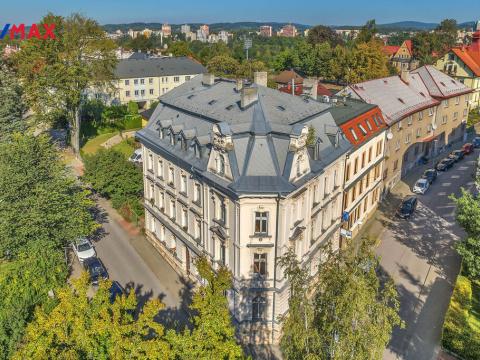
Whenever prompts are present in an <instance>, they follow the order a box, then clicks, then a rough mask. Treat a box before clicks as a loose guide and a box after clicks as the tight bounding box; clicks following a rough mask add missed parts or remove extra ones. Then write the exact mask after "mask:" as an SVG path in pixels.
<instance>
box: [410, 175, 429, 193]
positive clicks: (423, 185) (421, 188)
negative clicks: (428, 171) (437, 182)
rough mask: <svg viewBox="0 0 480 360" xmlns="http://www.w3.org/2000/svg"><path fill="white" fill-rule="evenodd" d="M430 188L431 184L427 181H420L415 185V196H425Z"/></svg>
mask: <svg viewBox="0 0 480 360" xmlns="http://www.w3.org/2000/svg"><path fill="white" fill-rule="evenodd" d="M429 187H430V183H429V182H428V180H427V179H418V180H417V182H416V183H415V185H414V186H413V192H414V193H415V194H422V195H423V194H425V193H426V192H427V190H428V188H429Z"/></svg>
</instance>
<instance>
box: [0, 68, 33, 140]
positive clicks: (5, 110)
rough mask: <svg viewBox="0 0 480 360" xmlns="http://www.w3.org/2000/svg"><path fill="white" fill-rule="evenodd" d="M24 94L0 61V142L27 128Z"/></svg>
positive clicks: (14, 78) (12, 75)
mask: <svg viewBox="0 0 480 360" xmlns="http://www.w3.org/2000/svg"><path fill="white" fill-rule="evenodd" d="M22 94H23V91H22V88H21V86H20V82H19V81H18V79H17V78H16V77H15V75H14V74H13V72H12V71H11V69H9V68H8V67H7V65H6V64H5V63H4V62H3V60H1V59H0V99H1V101H0V142H1V141H5V140H6V139H7V137H9V136H10V135H11V134H13V133H14V132H22V131H25V130H26V128H27V126H26V123H25V120H24V119H23V118H22V117H23V114H24V112H25V105H24V103H23V98H22Z"/></svg>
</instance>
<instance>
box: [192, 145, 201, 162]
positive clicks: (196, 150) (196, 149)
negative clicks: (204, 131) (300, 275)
mask: <svg viewBox="0 0 480 360" xmlns="http://www.w3.org/2000/svg"><path fill="white" fill-rule="evenodd" d="M193 152H194V153H195V157H196V158H197V159H200V157H201V156H202V153H201V150H200V145H198V144H197V143H195V144H194V145H193Z"/></svg>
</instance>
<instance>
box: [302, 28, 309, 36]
mask: <svg viewBox="0 0 480 360" xmlns="http://www.w3.org/2000/svg"><path fill="white" fill-rule="evenodd" d="M309 32H310V29H305V30H303V36H305V37H307V36H308V33H309Z"/></svg>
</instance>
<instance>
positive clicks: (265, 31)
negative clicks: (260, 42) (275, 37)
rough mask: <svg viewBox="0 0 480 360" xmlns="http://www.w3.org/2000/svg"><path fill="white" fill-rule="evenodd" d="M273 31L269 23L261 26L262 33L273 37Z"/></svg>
mask: <svg viewBox="0 0 480 360" xmlns="http://www.w3.org/2000/svg"><path fill="white" fill-rule="evenodd" d="M272 34H273V31H272V27H271V26H269V25H262V26H260V35H261V36H265V37H272Z"/></svg>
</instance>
